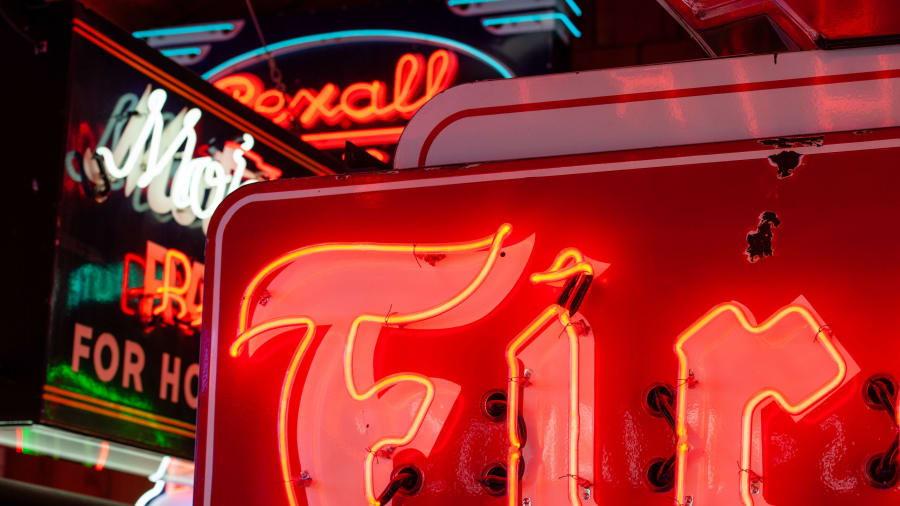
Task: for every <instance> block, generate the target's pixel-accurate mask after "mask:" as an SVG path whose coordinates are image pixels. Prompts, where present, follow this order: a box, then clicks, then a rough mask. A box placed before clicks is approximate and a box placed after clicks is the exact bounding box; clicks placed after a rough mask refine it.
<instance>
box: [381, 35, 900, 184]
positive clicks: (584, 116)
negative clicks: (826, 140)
mask: <svg viewBox="0 0 900 506" xmlns="http://www.w3.org/2000/svg"><path fill="white" fill-rule="evenodd" d="M897 69H900V46H882V47H873V48H862V49H848V50H839V51H807V52H797V53H786V54H780V55H778V56H777V58H776V57H774V56H773V55H760V56H747V57H738V58H723V59H715V60H700V61H693V62H685V63H677V64H668V65H648V66H641V67H627V68H619V69H609V70H597V71H589V72H580V73H570V74H554V75H547V76H539V77H528V78H519V79H508V80H499V81H483V82H478V83H470V84H463V85H460V86H456V87H454V88H451V89H449V90H447V91H445V92H444V93H442V94H440V95H438V96H437V97H435V98H434V99H433V100H432V101H430V102H429V103H427V104H426V105H425V106H424V107H423V108H422V109H421V110H420V111H419V112H418V113H417V114H416V115H415V116H414V117H413V118H412V120H411V121H410V123H409V125H408V126H407V127H406V129H405V130H404V132H403V135H402V137H401V138H400V143H399V144H398V146H397V153H396V156H395V158H394V160H395V161H394V166H395V167H396V168H411V167H416V166H419V165H422V164H420V163H419V158H420V153H421V152H422V150H423V149H425V148H426V146H425V145H424V144H425V141H426V138H427V137H428V136H429V134H431V133H432V132H433V131H434V130H435V129H436V127H438V125H439V124H440V123H441V122H442V121H443V120H444V119H446V118H448V117H449V116H451V115H453V114H455V113H458V112H461V111H469V110H477V109H480V108H485V107H497V106H509V105H518V104H538V103H543V102H551V101H559V100H570V99H587V98H593V97H608V96H617V95H625V94H633V93H646V92H663V91H672V90H675V91H678V90H686V89H692V88H701V87H709V86H727V85H734V84H739V83H759V82H770V81H786V80H790V79H801V78H809V77H813V76H838V75H844V74H854V73H861V72H872V71H880V70H897ZM782 84H783V85H784V86H783V87H780V88H777V89H767V90H758V91H743V92H740V91H734V90H731V91H725V92H721V90H720V92H718V93H716V94H704V95H700V96H690V97H681V98H665V99H663V98H657V99H653V100H639V101H629V102H626V103H619V104H610V105H595V106H576V107H565V108H554V109H550V110H542V111H529V112H515V113H508V112H507V113H500V114H492V115H479V116H474V117H466V118H461V119H458V120H457V121H453V122H452V123H450V124H449V126H447V127H446V128H443V129H441V130H440V131H439V132H438V133H437V136H436V138H435V139H434V142H433V144H432V145H431V146H430V147H427V158H426V160H425V163H424V165H426V166H434V165H442V164H455V163H472V162H483V161H495V160H507V159H522V158H531V157H544V156H553V155H567V154H577V153H592V152H602V151H611V150H621V149H634V148H646V147H657V146H674V145H683V144H697V143H707V142H721V141H730V140H740V139H752V138H766V137H776V136H785V135H801V134H807V133H821V132H831V131H842V130H855V129H862V128H866V129H868V128H879V127H891V126H897V125H900V103H898V100H897V99H896V98H895V97H897V96H898V95H900V79H897V78H894V79H874V78H873V79H869V80H863V81H853V82H840V83H833V84H815V85H813V84H809V83H807V84H806V85H804V86H796V87H787V84H790V83H782ZM779 86H781V85H779Z"/></svg>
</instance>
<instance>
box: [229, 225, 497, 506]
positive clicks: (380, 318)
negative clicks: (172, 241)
mask: <svg viewBox="0 0 900 506" xmlns="http://www.w3.org/2000/svg"><path fill="white" fill-rule="evenodd" d="M511 230H512V227H511V226H510V225H509V224H504V225H502V226H501V227H500V229H499V230H498V231H497V233H496V234H494V235H493V236H490V237H487V238H485V239H481V240H477V241H472V242H466V243H453V244H442V245H417V244H321V245H315V246H310V247H306V248H301V249H299V250H296V251H293V252H291V253H288V254H287V255H284V256H282V257H280V258H278V259H276V260H275V261H273V262H271V263H269V264H268V265H266V266H265V267H264V268H263V269H262V270H261V271H260V272H259V273H258V274H257V275H256V277H254V278H253V280H252V281H251V282H250V284H249V285H248V286H247V289H246V290H245V291H244V297H243V299H242V302H241V309H240V317H239V322H238V332H239V334H238V338H237V339H236V340H235V341H234V342H233V343H232V345H231V347H230V350H229V353H230V354H231V356H232V357H236V356H238V355H239V354H240V351H241V347H242V346H243V344H245V343H246V342H248V341H249V340H250V339H252V338H253V337H255V336H257V335H259V334H261V333H263V332H265V331H267V330H271V329H274V328H284V327H286V326H306V328H307V330H306V333H305V335H304V337H303V340H302V341H301V343H300V345H299V346H298V348H297V350H296V351H295V353H294V355H293V357H292V358H291V363H290V366H289V368H288V373H287V374H286V375H285V379H284V382H283V383H282V388H281V395H280V399H279V415H278V417H279V419H278V440H279V441H278V451H279V460H280V463H281V472H282V478H283V481H284V484H285V493H286V495H287V498H288V502H289V504H290V506H297V505H298V500H297V497H296V495H295V492H294V490H293V486H292V478H291V477H292V473H291V468H290V462H289V453H288V443H287V409H288V405H289V400H290V398H291V393H292V388H293V383H294V379H295V376H296V371H297V369H298V368H299V364H300V362H301V360H302V358H303V355H304V354H305V353H306V350H307V349H308V346H309V342H310V340H311V339H312V336H314V335H315V328H316V324H315V322H314V321H313V320H312V319H311V318H308V317H305V316H298V317H288V318H279V319H275V320H270V321H267V322H264V323H262V324H259V325H256V326H254V327H252V328H250V329H247V319H248V316H249V304H250V299H251V298H252V295H253V293H254V291H255V289H256V287H257V286H258V284H259V283H260V282H261V281H262V280H263V279H264V278H265V277H266V276H267V275H268V274H270V273H271V272H272V271H273V270H275V269H277V268H279V267H280V266H282V265H283V264H285V263H287V262H290V261H293V260H296V259H298V258H301V257H304V256H307V255H311V254H315V253H321V252H327V251H380V252H408V253H413V254H415V253H446V252H453V251H467V250H477V249H482V248H485V247H488V246H490V250H489V253H488V257H487V259H486V260H485V263H484V265H483V266H482V268H481V270H480V271H479V273H478V274H477V275H476V277H475V278H474V279H473V280H472V282H471V283H469V284H468V285H467V286H466V287H465V288H463V290H462V291H460V292H459V293H458V294H457V295H456V296H454V297H453V298H451V299H450V300H449V301H446V302H444V303H442V304H439V305H437V306H435V307H432V308H429V309H426V310H423V311H419V312H415V313H409V314H402V315H388V316H387V317H385V316H384V315H374V314H362V315H360V316H358V317H357V318H355V319H354V321H353V323H352V324H351V327H350V331H349V333H348V335H347V343H346V346H345V348H344V381H345V385H346V387H347V391H348V393H349V394H350V396H351V397H352V398H353V399H355V400H358V401H364V400H366V399H369V398H370V397H372V396H374V395H376V394H377V393H378V392H379V391H381V390H384V389H385V388H387V387H389V386H390V385H393V384H396V383H401V382H413V383H418V384H420V385H422V386H423V387H424V388H425V398H424V399H423V401H422V404H421V405H420V406H419V408H418V409H417V411H416V414H415V416H414V418H413V422H412V424H411V425H410V428H409V430H408V431H407V432H406V434H404V435H402V436H398V437H387V438H382V439H380V440H378V441H377V442H376V443H375V444H374V445H372V447H371V448H370V450H369V452H368V454H367V456H366V460H365V464H364V466H365V467H364V475H365V489H366V498H367V500H368V502H369V504H371V505H374V506H380V503H379V501H378V499H377V497H376V495H375V490H374V478H373V466H374V459H375V455H376V454H377V452H378V451H379V450H380V449H381V448H384V447H385V446H389V445H396V446H402V445H405V444H408V443H409V442H410V441H411V440H412V439H413V438H414V437H415V435H416V433H417V432H418V430H419V428H420V427H421V425H422V421H423V420H424V418H425V415H426V413H427V412H428V410H429V408H430V407H431V403H432V400H433V399H434V384H433V383H432V382H431V381H430V380H429V379H428V378H427V377H425V376H422V375H418V374H411V373H399V374H392V375H390V376H388V377H386V378H384V379H382V380H381V381H379V382H377V383H376V384H374V385H372V386H370V387H369V388H368V389H367V390H366V391H365V392H360V391H359V389H358V388H357V386H356V384H355V382H354V380H353V361H352V358H353V351H354V344H355V340H356V334H357V332H358V329H359V327H360V325H361V324H362V323H364V322H371V323H380V324H382V325H391V324H394V325H397V324H403V323H411V322H415V321H420V320H424V319H428V318H431V317H434V316H437V315H439V314H442V313H445V312H446V311H448V310H450V309H452V308H453V307H455V306H457V305H459V304H460V303H462V302H463V301H464V300H466V299H467V298H468V297H469V296H471V295H472V293H473V292H474V291H475V290H476V289H477V288H478V287H479V286H480V285H481V284H482V283H483V281H484V279H485V278H486V277H487V275H488V273H489V272H490V270H491V269H492V267H493V266H494V264H495V263H496V260H497V258H498V257H499V254H500V248H501V246H502V244H503V241H504V239H506V237H508V235H509V234H510V232H511Z"/></svg>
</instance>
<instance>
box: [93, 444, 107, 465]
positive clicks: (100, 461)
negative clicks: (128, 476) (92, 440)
mask: <svg viewBox="0 0 900 506" xmlns="http://www.w3.org/2000/svg"><path fill="white" fill-rule="evenodd" d="M108 458H109V441H103V442H101V443H100V451H99V453H97V463H96V464H94V469H96V470H98V471H102V470H103V468H104V467H106V459H108Z"/></svg>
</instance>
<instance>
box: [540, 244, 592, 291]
mask: <svg viewBox="0 0 900 506" xmlns="http://www.w3.org/2000/svg"><path fill="white" fill-rule="evenodd" d="M570 260H571V261H572V262H573V263H572V265H570V266H569V267H566V268H565V269H563V265H565V264H566V262H568V261H570ZM582 272H583V273H585V274H587V275H592V274H593V273H594V268H593V267H592V266H591V264H590V263H588V262H585V261H584V256H583V255H582V254H581V252H580V251H578V250H577V249H575V248H566V249H564V250H562V251H560V252H559V254H558V255H557V256H556V259H555V260H554V261H553V265H551V266H550V268H549V269H547V270H546V271H544V272H536V273H534V274H532V275H531V282H532V283H552V282H554V281H560V280H563V279H567V278H570V277H572V276H574V275H576V274H578V273H582Z"/></svg>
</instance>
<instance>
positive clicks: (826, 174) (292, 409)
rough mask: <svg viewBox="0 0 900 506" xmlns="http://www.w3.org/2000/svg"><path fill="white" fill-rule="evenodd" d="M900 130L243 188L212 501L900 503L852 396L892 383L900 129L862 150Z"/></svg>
mask: <svg viewBox="0 0 900 506" xmlns="http://www.w3.org/2000/svg"><path fill="white" fill-rule="evenodd" d="M866 135H868V136H871V137H870V138H866ZM896 138H897V132H896V131H893V130H883V131H878V132H875V133H869V134H859V133H857V134H853V133H846V134H833V135H826V136H825V138H824V139H825V140H824V142H825V143H826V145H828V146H830V148H829V149H830V151H824V152H822V154H814V155H805V157H804V159H803V164H802V165H801V166H800V167H799V168H798V169H797V170H796V171H795V172H794V174H793V175H792V176H790V178H779V177H778V173H777V170H778V168H777V167H774V166H773V165H772V164H771V163H770V160H769V158H768V157H769V155H770V154H771V150H770V149H768V148H767V147H766V145H765V144H760V143H756V142H736V143H727V144H716V145H710V146H700V147H696V148H693V151H691V152H690V153H686V152H681V151H674V150H666V149H658V150H647V151H642V152H639V153H638V152H631V153H617V154H599V155H583V156H576V157H567V158H547V159H541V160H529V161H515V162H504V163H494V164H484V165H481V166H475V167H467V168H453V169H430V170H421V171H404V172H401V173H397V174H379V175H359V176H352V177H349V178H341V179H317V180H309V181H287V180H282V181H276V182H273V183H264V184H258V185H256V186H255V187H254V185H250V186H248V187H247V188H245V189H239V190H238V191H237V192H235V194H234V195H233V196H231V197H228V198H227V199H226V201H225V202H224V203H223V205H222V206H223V207H222V208H221V211H218V212H217V213H216V216H215V217H214V218H213V220H212V221H211V223H210V229H209V238H210V244H211V248H210V249H209V250H208V252H207V256H206V258H205V262H206V265H207V267H208V271H207V275H206V279H205V280H204V285H205V292H204V295H205V297H204V303H203V311H204V315H203V316H204V322H210V323H209V326H208V327H207V328H206V331H205V336H206V337H205V341H204V342H205V344H204V346H205V350H206V351H205V352H204V353H205V356H207V357H208V360H209V362H208V365H207V367H206V369H205V371H204V374H203V375H202V376H203V377H204V378H206V379H205V383H204V389H203V390H202V392H203V394H202V397H201V407H200V419H199V420H198V426H199V427H205V429H204V431H203V433H202V435H201V436H198V438H199V441H200V443H199V453H198V455H197V466H198V480H197V488H196V503H197V504H207V505H208V504H216V505H219V504H224V505H230V504H246V503H249V502H255V503H265V504H273V505H285V506H304V505H335V504H340V505H343V504H359V505H367V504H369V505H375V504H378V505H386V504H404V505H423V504H429V505H445V504H446V505H449V504H476V505H479V504H483V505H491V504H507V505H509V506H518V505H529V504H530V505H535V506H536V505H543V504H554V505H570V506H575V505H589V504H642V505H651V506H663V505H665V506H671V505H672V504H673V503H677V504H683V505H686V504H691V505H706V504H709V505H715V506H719V505H734V506H763V505H782V504H838V503H840V501H842V500H843V499H845V498H847V497H852V498H853V500H854V501H857V502H860V503H865V504H872V505H877V506H882V505H888V504H895V503H896V501H897V500H898V498H900V489H898V487H896V485H888V486H885V487H881V488H878V487H874V486H871V485H869V481H868V480H867V475H866V471H865V469H866V463H867V462H868V461H869V459H870V458H871V457H872V456H873V455H876V454H884V447H885V446H886V445H887V444H890V443H892V442H893V441H894V440H895V439H896V434H894V433H893V432H887V431H886V429H885V430H879V431H875V430H872V427H873V424H878V423H881V424H884V423H885V421H883V420H882V418H883V415H881V414H878V413H877V410H875V409H873V408H871V407H869V406H867V404H866V402H864V398H863V395H861V393H860V392H861V391H863V390H864V389H863V388H862V385H863V383H864V382H865V380H866V379H867V378H869V377H871V376H873V375H875V374H883V375H886V376H894V377H896V376H898V375H900V372H898V371H900V359H898V358H897V357H900V349H898V346H900V345H898V344H897V343H895V342H893V341H890V340H888V341H884V340H876V339H873V338H872V337H871V336H873V335H879V336H882V335H889V334H890V333H891V332H894V331H897V330H900V329H897V328H896V327H897V323H896V321H895V319H894V318H893V317H892V316H891V314H892V309H890V308H893V307H895V305H896V304H900V296H898V295H897V291H896V286H895V285H896V283H894V282H893V281H894V280H898V279H900V267H898V266H897V265H895V262H893V261H892V260H891V258H892V255H893V253H894V252H898V251H900V243H898V242H897V239H896V237H895V236H894V235H892V234H886V233H884V224H885V222H884V220H883V219H881V218H878V219H876V220H873V218H872V217H873V216H879V217H882V216H886V217H889V218H891V219H893V218H894V217H900V216H898V215H900V208H896V206H895V205H894V204H893V197H892V196H891V195H892V193H891V191H890V190H889V188H893V187H896V183H898V181H897V175H896V173H895V172H896V171H893V170H891V169H890V163H889V162H888V160H889V159H890V157H891V156H896V151H897V149H900V143H896V144H894V145H892V147H886V148H884V149H881V150H877V151H876V150H869V149H866V146H867V145H868V144H866V143H867V142H869V141H870V140H872V139H875V140H879V141H884V142H895V141H896ZM863 139H865V140H863ZM722 153H728V156H723V155H722ZM851 160H852V164H851ZM848 164H851V165H853V166H854V167H861V166H864V167H866V169H865V172H866V177H865V181H863V180H861V179H860V177H859V175H858V173H851V171H848V169H847V167H848V166H850V165H848ZM648 165H653V166H654V167H655V168H653V167H648ZM736 188H739V189H740V191H737V190H734V191H733V189H736ZM761 217H764V218H761ZM748 230H749V232H748ZM849 230H852V231H853V240H852V241H849V240H839V239H835V237H837V236H840V235H841V234H842V233H845V232H847V231H849ZM848 262H849V263H848ZM851 265H852V268H851V267H849V266H851ZM179 279H180V278H179ZM178 286H181V285H178ZM735 301H736V302H735ZM174 307H175V308H177V307H178V305H177V303H176V304H174ZM204 325H206V323H205V324H204ZM654 385H657V386H659V385H662V386H663V387H665V388H669V392H670V393H671V402H670V403H668V404H666V402H657V403H656V404H655V405H653V404H652V403H651V402H650V401H649V400H648V399H649V397H648V396H647V395H646V392H647V391H648V389H649V388H650V387H653V386H654ZM666 385H668V386H667V387H666ZM891 400H892V401H893V402H896V401H895V399H894V398H893V397H892V398H891ZM664 405H665V406H668V407H667V408H666V409H663V407H665V406H664ZM666 416H668V418H666ZM667 420H668V421H670V425H669V424H667V423H666V422H667ZM879 426H880V425H879ZM887 438H890V440H888V439H887ZM849 441H852V442H853V443H852V444H850V443H849ZM660 461H661V462H664V463H665V465H663V466H661V467H660V466H659V465H656V464H654V463H657V464H658V463H659V462H660ZM654 466H656V467H654ZM667 480H668V481H667ZM248 482H250V483H253V484H254V486H253V487H246V486H244V485H242V486H237V485H236V484H237V483H241V484H246V483H248Z"/></svg>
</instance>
